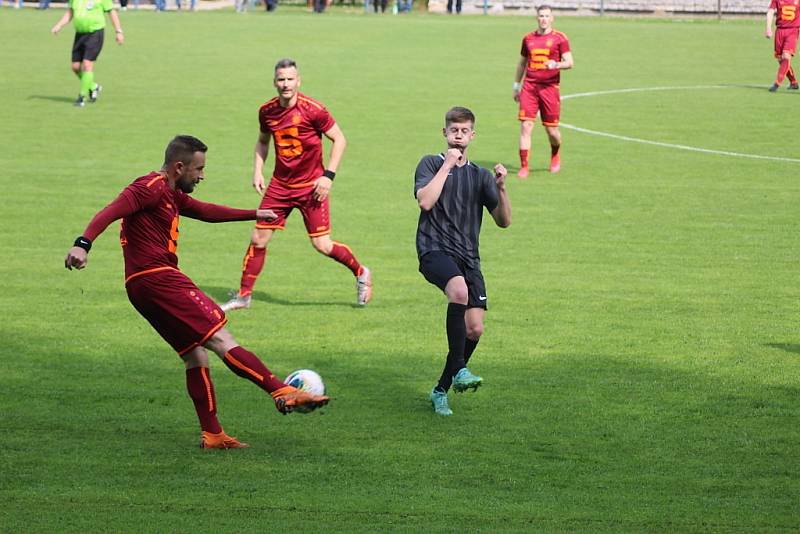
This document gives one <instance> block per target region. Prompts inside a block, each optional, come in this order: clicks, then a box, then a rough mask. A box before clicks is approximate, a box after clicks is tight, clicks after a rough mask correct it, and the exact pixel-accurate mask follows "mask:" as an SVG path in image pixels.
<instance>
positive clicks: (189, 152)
mask: <svg viewBox="0 0 800 534" xmlns="http://www.w3.org/2000/svg"><path fill="white" fill-rule="evenodd" d="M207 150H208V147H207V146H206V144H205V143H203V142H202V141H201V140H200V139H198V138H196V137H192V136H191V135H176V136H175V138H174V139H173V140H172V141H170V142H169V144H168V145H167V149H166V150H165V151H164V165H169V164H170V163H173V162H176V161H181V162H183V163H189V162H190V161H192V156H194V154H195V152H203V153H205V152H206V151H207Z"/></svg>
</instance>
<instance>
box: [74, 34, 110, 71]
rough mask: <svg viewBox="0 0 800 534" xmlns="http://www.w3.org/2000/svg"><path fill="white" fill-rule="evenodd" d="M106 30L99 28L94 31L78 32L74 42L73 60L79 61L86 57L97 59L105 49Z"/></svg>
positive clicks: (87, 58) (90, 59) (92, 59)
mask: <svg viewBox="0 0 800 534" xmlns="http://www.w3.org/2000/svg"><path fill="white" fill-rule="evenodd" d="M104 37H105V32H104V31H103V30H97V31H96V32H92V33H76V34H75V40H74V41H73V42H72V62H73V63H77V62H79V61H83V60H84V59H86V60H88V61H95V60H96V59H97V56H99V55H100V51H101V50H102V49H103V39H104Z"/></svg>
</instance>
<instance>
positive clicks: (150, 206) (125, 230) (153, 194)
mask: <svg viewBox="0 0 800 534" xmlns="http://www.w3.org/2000/svg"><path fill="white" fill-rule="evenodd" d="M180 215H185V216H187V217H191V218H192V219H200V220H202V221H206V222H224V221H245V220H252V219H255V218H256V210H240V209H235V208H229V207H227V206H220V205H217V204H210V203H208V202H202V201H200V200H196V199H194V198H192V197H190V196H189V195H187V194H186V193H184V192H183V191H180V190H177V189H172V188H171V187H170V186H169V184H168V183H167V179H166V176H164V175H163V174H161V173H158V172H151V173H150V174H146V175H144V176H140V177H139V178H137V179H136V180H134V181H133V182H132V183H131V184H130V185H129V186H128V187H126V188H125V189H123V190H122V192H121V193H120V194H119V196H118V197H117V198H116V199H115V200H114V201H113V202H112V203H111V204H109V205H108V206H106V207H105V208H103V209H102V210H101V211H99V212H98V213H97V215H95V216H94V218H93V219H92V221H91V222H90V223H89V226H87V227H86V230H85V231H84V233H83V235H84V237H86V238H87V239H89V240H90V241H93V240H94V239H95V238H96V237H97V236H98V235H100V234H101V233H102V232H103V230H105V229H106V228H107V227H108V225H109V224H111V223H112V222H113V221H115V220H117V219H119V218H120V217H121V218H122V227H121V229H120V234H119V240H120V243H121V244H122V251H123V256H124V258H125V281H126V282H127V281H128V280H130V279H131V278H133V277H136V276H139V275H142V274H145V273H150V272H154V271H162V270H165V269H177V268H178V256H177V255H176V252H177V250H178V234H179V232H178V221H179V218H180V217H179V216H180Z"/></svg>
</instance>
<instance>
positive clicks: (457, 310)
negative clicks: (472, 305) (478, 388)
mask: <svg viewBox="0 0 800 534" xmlns="http://www.w3.org/2000/svg"><path fill="white" fill-rule="evenodd" d="M466 311H467V306H466V305H465V304H456V303H454V302H451V303H450V304H448V305H447V320H446V323H445V325H446V328H447V348H448V351H447V361H446V362H445V365H444V370H443V371H442V376H440V377H439V383H438V384H437V386H438V387H439V388H440V389H443V390H444V391H447V390H448V389H450V385H451V384H452V383H453V375H454V374H456V373H457V372H458V371H459V369H461V368H462V367H464V366H465V365H466V364H465V363H464V345H465V343H466V340H467V325H466V324H465V323H464V313H466Z"/></svg>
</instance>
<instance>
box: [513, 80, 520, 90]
mask: <svg viewBox="0 0 800 534" xmlns="http://www.w3.org/2000/svg"><path fill="white" fill-rule="evenodd" d="M514 90H515V91H519V82H514Z"/></svg>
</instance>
